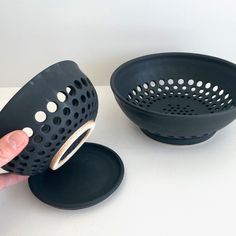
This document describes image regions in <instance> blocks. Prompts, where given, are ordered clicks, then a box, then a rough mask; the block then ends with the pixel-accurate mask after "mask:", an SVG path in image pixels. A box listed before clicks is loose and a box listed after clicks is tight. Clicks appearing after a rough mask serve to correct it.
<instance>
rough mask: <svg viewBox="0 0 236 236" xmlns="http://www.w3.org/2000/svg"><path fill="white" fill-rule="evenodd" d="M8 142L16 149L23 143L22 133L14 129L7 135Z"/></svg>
mask: <svg viewBox="0 0 236 236" xmlns="http://www.w3.org/2000/svg"><path fill="white" fill-rule="evenodd" d="M8 142H9V144H10V145H11V146H12V148H14V149H18V148H19V147H21V146H22V145H24V144H25V138H24V137H23V136H22V133H20V132H17V131H16V132H13V133H12V134H11V135H10V136H9V138H8Z"/></svg>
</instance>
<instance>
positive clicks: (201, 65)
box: [112, 53, 236, 115]
mask: <svg viewBox="0 0 236 236" xmlns="http://www.w3.org/2000/svg"><path fill="white" fill-rule="evenodd" d="M112 86H113V90H114V89H115V91H116V94H117V95H118V96H119V97H122V99H126V100H127V101H128V102H130V103H131V104H133V105H135V106H138V107H141V108H144V109H147V110H150V111H156V112H161V113H166V114H175V115H199V114H207V113H215V112H220V111H223V110H228V109H232V108H233V107H234V101H235V99H236V67H235V65H234V64H232V63H230V62H227V61H223V60H221V59H218V58H213V57H209V56H204V55H198V54H188V53H174V54H171V53H170V54H168V53H167V54H157V55H151V56H146V57H142V58H139V59H136V60H133V61H130V62H128V63H126V64H124V65H123V66H121V67H120V68H118V70H117V71H116V72H115V73H114V75H113V82H112Z"/></svg>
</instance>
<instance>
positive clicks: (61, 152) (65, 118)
mask: <svg viewBox="0 0 236 236" xmlns="http://www.w3.org/2000/svg"><path fill="white" fill-rule="evenodd" d="M97 111H98V98H97V94H96V91H95V88H94V86H93V85H92V83H91V82H90V80H89V79H88V78H87V77H86V75H85V74H83V73H82V72H81V71H80V69H79V67H78V66H77V64H76V63H74V62H73V61H62V62H59V63H56V64H54V65H52V66H50V67H48V68H47V69H45V70H44V71H42V72H41V73H39V74H38V75H36V76H35V77H34V78H33V79H32V80H30V81H29V82H28V83H27V84H26V85H25V86H24V87H23V88H22V89H21V90H19V91H18V92H17V93H16V94H15V95H14V97H13V98H12V99H11V100H10V101H9V102H8V103H7V105H6V106H5V107H4V108H3V109H2V111H1V113H0V137H1V136H3V135H5V134H6V133H8V132H10V131H13V130H17V129H23V130H24V131H25V132H27V133H28V135H29V136H30V140H29V144H28V145H27V147H26V148H25V149H24V150H23V151H22V152H21V153H20V154H19V155H18V156H17V157H16V158H14V159H13V160H12V161H11V162H9V163H8V164H6V165H5V166H4V167H3V169H5V170H7V171H9V172H14V173H18V174H21V175H35V174H38V173H41V172H44V171H45V170H47V169H48V167H49V166H50V167H51V169H57V168H59V167H60V166H61V165H63V164H64V163H65V162H66V161H67V160H68V159H69V158H70V157H71V156H73V154H74V153H75V152H76V151H77V150H78V148H79V147H80V146H81V145H82V143H83V142H84V141H85V139H86V138H87V137H88V135H89V134H90V133H91V131H92V129H93V127H94V121H95V118H96V115H97Z"/></svg>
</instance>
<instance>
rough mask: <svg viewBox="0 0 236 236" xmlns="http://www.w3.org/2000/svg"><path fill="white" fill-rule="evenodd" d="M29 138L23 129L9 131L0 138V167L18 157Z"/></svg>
mask: <svg viewBox="0 0 236 236" xmlns="http://www.w3.org/2000/svg"><path fill="white" fill-rule="evenodd" d="M28 142H29V138H28V136H27V134H26V133H25V132H24V131H22V130H16V131H13V132H10V133H8V134H7V135H5V136H3V137H2V138H1V139H0V167H1V166H4V165H5V164H6V163H8V162H9V161H11V160H12V159H13V158H14V157H16V156H17V155H18V154H19V153H20V152H21V151H22V150H23V149H24V148H25V146H26V145H27V144H28Z"/></svg>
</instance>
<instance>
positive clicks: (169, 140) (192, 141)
mask: <svg viewBox="0 0 236 236" xmlns="http://www.w3.org/2000/svg"><path fill="white" fill-rule="evenodd" d="M141 130H142V132H143V133H144V134H146V135H147V136H148V137H149V138H152V139H154V140H156V141H159V142H162V143H167V144H174V145H192V144H197V143H201V142H204V141H206V140H208V139H209V138H211V137H212V136H213V135H214V134H215V132H213V133H211V134H207V135H204V136H201V137H194V138H172V137H163V136H160V135H157V134H153V133H150V132H148V131H147V130H143V129H141Z"/></svg>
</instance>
